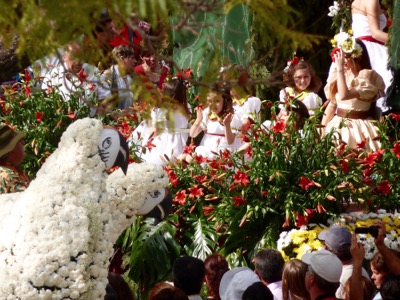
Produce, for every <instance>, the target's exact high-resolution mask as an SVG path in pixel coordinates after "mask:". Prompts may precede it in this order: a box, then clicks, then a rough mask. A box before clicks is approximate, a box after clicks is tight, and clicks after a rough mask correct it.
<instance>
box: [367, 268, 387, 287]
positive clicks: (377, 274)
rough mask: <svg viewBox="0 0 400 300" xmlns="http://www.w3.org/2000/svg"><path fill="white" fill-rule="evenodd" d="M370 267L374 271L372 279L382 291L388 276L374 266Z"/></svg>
mask: <svg viewBox="0 0 400 300" xmlns="http://www.w3.org/2000/svg"><path fill="white" fill-rule="evenodd" d="M370 267H371V271H372V275H371V279H372V281H373V282H374V284H375V286H376V288H377V289H380V288H381V285H382V282H383V280H384V279H385V275H386V274H385V273H382V272H379V271H378V270H377V269H376V268H375V267H374V266H373V265H372V264H370Z"/></svg>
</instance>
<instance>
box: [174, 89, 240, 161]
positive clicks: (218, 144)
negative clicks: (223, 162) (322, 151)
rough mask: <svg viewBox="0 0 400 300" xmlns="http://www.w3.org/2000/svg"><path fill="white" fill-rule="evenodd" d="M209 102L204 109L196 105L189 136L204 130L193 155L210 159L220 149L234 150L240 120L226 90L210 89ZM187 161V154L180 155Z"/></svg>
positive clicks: (190, 158) (189, 159)
mask: <svg viewBox="0 0 400 300" xmlns="http://www.w3.org/2000/svg"><path fill="white" fill-rule="evenodd" d="M207 101H208V103H209V104H210V106H209V107H208V108H206V109H205V110H204V111H203V109H202V108H200V107H196V115H197V117H196V120H195V122H194V123H193V125H192V127H191V128H190V136H191V137H193V138H194V137H196V136H198V135H199V133H200V132H202V131H204V136H203V139H202V140H201V142H200V145H199V146H197V147H196V150H195V155H201V156H202V157H207V158H209V159H212V158H214V157H215V155H218V154H219V153H220V151H221V150H224V149H228V150H232V151H233V150H235V143H234V142H235V138H236V133H237V130H238V129H239V127H240V126H241V121H240V118H239V116H238V115H235V114H234V110H233V106H232V97H231V95H230V93H229V91H227V90H220V91H218V92H215V91H212V92H210V93H209V94H208V96H207ZM181 159H184V160H186V161H188V162H190V161H191V160H192V157H190V156H189V155H184V156H181Z"/></svg>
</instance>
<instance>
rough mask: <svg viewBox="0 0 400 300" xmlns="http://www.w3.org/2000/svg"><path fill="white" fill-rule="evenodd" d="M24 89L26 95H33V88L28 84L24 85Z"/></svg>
mask: <svg viewBox="0 0 400 300" xmlns="http://www.w3.org/2000/svg"><path fill="white" fill-rule="evenodd" d="M24 91H25V95H27V96H28V97H30V96H31V92H32V91H31V88H30V87H29V86H28V85H24Z"/></svg>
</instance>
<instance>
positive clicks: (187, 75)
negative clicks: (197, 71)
mask: <svg viewBox="0 0 400 300" xmlns="http://www.w3.org/2000/svg"><path fill="white" fill-rule="evenodd" d="M192 74H193V70H191V69H190V67H188V68H187V69H186V70H184V69H181V70H180V71H179V72H178V74H176V77H178V78H179V79H180V80H186V79H188V78H190V77H192Z"/></svg>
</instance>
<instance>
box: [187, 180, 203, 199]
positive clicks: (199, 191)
mask: <svg viewBox="0 0 400 300" xmlns="http://www.w3.org/2000/svg"><path fill="white" fill-rule="evenodd" d="M203 190H204V189H203V188H198V187H197V184H195V185H194V186H193V187H192V188H189V191H190V194H189V198H192V199H194V198H199V197H200V196H204V193H203Z"/></svg>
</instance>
